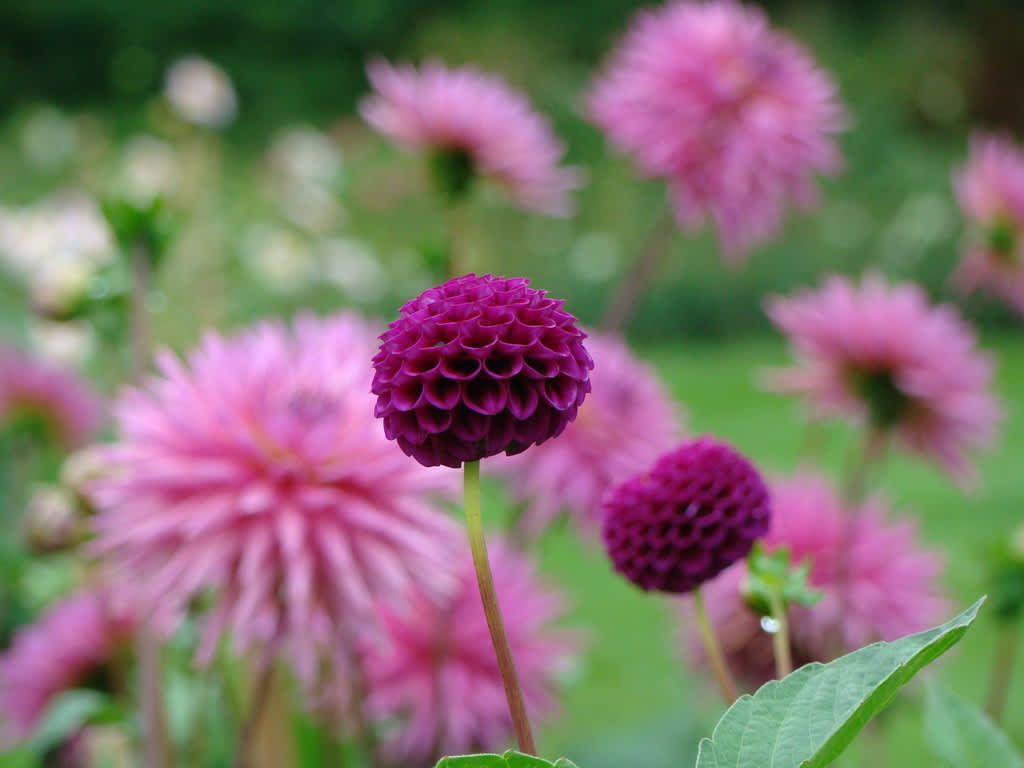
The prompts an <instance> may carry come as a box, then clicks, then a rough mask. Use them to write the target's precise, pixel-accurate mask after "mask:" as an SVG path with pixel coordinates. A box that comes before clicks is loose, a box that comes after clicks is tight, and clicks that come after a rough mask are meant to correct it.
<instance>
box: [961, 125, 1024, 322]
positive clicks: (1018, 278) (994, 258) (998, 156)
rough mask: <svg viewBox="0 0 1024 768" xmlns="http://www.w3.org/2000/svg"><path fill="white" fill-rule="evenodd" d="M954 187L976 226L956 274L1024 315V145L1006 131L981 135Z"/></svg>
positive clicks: (964, 284) (973, 142)
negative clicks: (1012, 139) (1018, 143)
mask: <svg viewBox="0 0 1024 768" xmlns="http://www.w3.org/2000/svg"><path fill="white" fill-rule="evenodd" d="M953 186H954V189H955V191H956V196H957V200H958V201H959V203H960V208H961V210H962V211H963V213H964V216H965V217H966V218H967V220H968V221H969V222H970V224H971V226H972V228H973V230H974V231H973V233H972V236H971V239H970V241H969V243H968V245H967V247H966V248H965V250H964V255H963V259H962V261H961V262H960V266H959V267H958V268H957V271H956V274H955V275H954V279H955V280H956V282H957V284H958V285H959V286H960V287H961V288H962V289H963V290H965V291H973V290H975V289H984V290H986V291H989V292H990V293H992V294H993V295H995V296H997V297H999V298H1000V299H1002V300H1003V301H1005V302H1006V303H1007V304H1009V305H1010V306H1011V307H1013V308H1015V309H1016V310H1017V311H1018V312H1020V313H1021V314H1022V315H1024V149H1022V148H1021V147H1019V146H1017V145H1015V144H1014V143H1013V142H1012V141H1011V140H1010V139H1009V138H1006V137H1003V136H994V135H990V134H984V133H978V134H975V135H974V136H972V137H971V147H970V154H969V155H968V157H967V163H966V165H965V166H964V167H963V168H961V169H960V170H959V171H957V173H956V175H955V176H954V180H953Z"/></svg>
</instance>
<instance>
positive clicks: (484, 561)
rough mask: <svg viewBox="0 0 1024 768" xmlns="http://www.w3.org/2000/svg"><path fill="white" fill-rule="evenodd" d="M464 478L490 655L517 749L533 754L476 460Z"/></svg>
mask: <svg viewBox="0 0 1024 768" xmlns="http://www.w3.org/2000/svg"><path fill="white" fill-rule="evenodd" d="M463 479H464V481H465V506H466V532H467V533H468V534H469V548H470V551H471V552H472V553H473V567H474V569H475V570H476V580H477V584H478V585H479V587H480V600H481V601H482V602H483V606H484V616H485V617H486V618H487V629H488V630H489V631H490V633H491V643H492V644H493V645H494V655H495V656H496V657H497V660H498V669H499V670H500V672H501V681H502V683H503V684H504V686H505V698H506V699H507V700H508V711H509V714H510V715H511V716H512V725H513V726H514V727H515V732H516V741H517V742H518V744H519V751H520V752H525V753H526V754H528V755H536V754H537V747H536V744H535V743H534V740H533V732H532V731H531V730H530V721H529V718H528V717H527V714H526V704H525V702H524V700H523V690H522V688H521V686H520V685H519V676H518V675H517V674H516V665H515V661H514V660H513V659H512V649H511V648H510V647H509V644H508V636H507V635H506V634H505V622H504V620H503V619H502V617H501V608H500V606H499V605H498V595H497V593H496V592H495V591H494V577H493V575H492V574H491V564H490V561H489V560H488V557H487V542H486V540H485V539H484V524H483V518H482V516H481V514H480V462H479V461H467V462H466V463H465V465H464V466H463Z"/></svg>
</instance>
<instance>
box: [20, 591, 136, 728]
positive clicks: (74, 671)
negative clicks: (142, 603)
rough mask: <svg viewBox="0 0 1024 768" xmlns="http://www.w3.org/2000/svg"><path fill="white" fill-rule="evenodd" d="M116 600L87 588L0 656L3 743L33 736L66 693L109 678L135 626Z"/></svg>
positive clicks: (51, 610) (54, 609)
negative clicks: (46, 715) (115, 604)
mask: <svg viewBox="0 0 1024 768" xmlns="http://www.w3.org/2000/svg"><path fill="white" fill-rule="evenodd" d="M113 602H114V601H112V600H111V594H110V593H109V591H108V590H106V589H103V588H92V589H88V590H85V591H82V592H79V593H77V594H75V595H72V596H71V597H68V598H65V599H64V600H62V601H61V602H59V603H56V604H55V605H53V606H52V607H50V608H49V609H48V610H47V611H46V613H44V614H43V616H42V617H41V618H40V619H39V620H38V621H37V622H36V623H35V624H31V625H29V626H27V627H24V628H23V629H20V630H19V631H18V632H17V634H15V636H14V642H13V644H12V645H11V647H10V649H8V650H7V651H6V652H5V653H3V654H2V655H0V747H2V745H3V742H4V741H20V740H22V739H26V738H28V737H29V736H31V735H32V733H33V732H34V731H35V729H36V727H37V726H38V725H39V723H40V722H41V720H42V719H43V715H44V714H45V712H46V709H47V707H48V706H49V705H50V704H51V703H52V701H53V699H54V698H55V697H57V696H59V695H60V694H61V693H63V692H64V691H67V690H69V689H71V688H79V687H82V686H85V685H88V684H90V683H92V682H96V681H101V680H103V679H104V677H106V678H107V679H108V680H109V679H110V674H109V673H110V672H111V671H112V667H113V664H114V662H115V661H116V655H117V653H118V652H120V651H124V650H127V649H128V648H130V640H131V636H132V633H133V631H134V627H135V622H134V620H133V618H132V617H131V615H130V613H129V612H127V611H126V610H124V608H123V606H120V607H117V608H115V607H113Z"/></svg>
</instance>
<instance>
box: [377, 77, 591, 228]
mask: <svg viewBox="0 0 1024 768" xmlns="http://www.w3.org/2000/svg"><path fill="white" fill-rule="evenodd" d="M367 72H368V74H369V77H370V84H371V85H372V86H373V88H374V91H375V93H374V95H373V96H371V97H369V98H368V99H366V100H365V101H364V102H363V104H362V106H361V111H362V114H363V117H364V118H365V119H366V121H367V122H368V123H369V124H370V125H371V126H373V128H375V129H376V130H377V131H379V132H380V133H381V134H383V135H384V136H387V137H388V138H390V139H392V140H393V141H395V142H397V143H398V144H400V145H402V146H405V147H408V148H410V149H414V150H419V151H424V152H427V153H429V155H430V159H431V162H432V168H433V170H434V171H435V174H436V175H437V180H438V181H440V182H441V184H442V185H443V191H444V192H445V193H446V194H448V195H449V196H451V197H452V198H454V199H457V198H459V197H461V196H462V195H463V194H465V193H466V192H467V191H468V188H469V186H470V185H471V183H472V181H473V180H474V179H475V178H477V177H484V178H487V179H490V180H491V181H494V182H495V183H497V184H498V186H500V187H502V188H503V189H504V190H505V192H506V193H507V194H508V196H509V197H511V198H512V199H513V200H515V201H516V203H517V204H518V205H520V206H521V207H523V208H527V209H530V210H535V211H539V212H541V213H547V214H551V215H556V216H565V215H568V214H569V213H570V212H571V210H572V203H571V201H570V199H569V193H570V192H571V191H572V190H574V189H576V188H578V187H579V186H580V184H581V176H580V173H579V171H578V170H577V169H574V168H561V167H559V162H560V161H561V158H562V155H563V154H564V153H565V148H564V146H563V145H562V143H561V142H560V141H559V140H558V139H557V138H556V137H555V135H554V133H553V132H552V130H551V126H550V125H549V124H548V122H547V120H545V119H544V118H543V117H541V116H540V115H539V114H537V113H536V112H535V111H534V110H533V108H532V107H531V106H530V103H529V102H528V101H527V99H526V97H525V96H523V95H522V94H521V93H519V92H517V91H515V90H513V89H511V88H509V87H508V86H507V85H506V84H505V83H504V82H502V81H501V80H500V79H499V78H497V77H494V76H492V75H488V74H484V73H483V72H480V71H478V70H476V69H474V68H472V67H461V68H457V69H448V68H447V67H445V66H444V65H443V64H441V63H440V62H438V61H428V62H426V63H425V64H424V65H423V66H422V67H421V68H420V70H419V71H417V70H416V69H415V68H413V67H411V66H402V67H394V66H392V65H391V64H389V63H387V62H386V61H382V60H376V61H373V62H371V63H370V65H369V66H368V67H367Z"/></svg>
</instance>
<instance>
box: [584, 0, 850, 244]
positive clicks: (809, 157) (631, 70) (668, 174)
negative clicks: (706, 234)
mask: <svg viewBox="0 0 1024 768" xmlns="http://www.w3.org/2000/svg"><path fill="white" fill-rule="evenodd" d="M589 113H590V116H591V118H592V119H593V120H594V122H595V123H596V124H597V125H598V126H599V127H600V128H601V130H602V131H604V133H605V134H606V135H607V137H608V138H609V140H610V141H611V142H612V143H613V144H615V145H616V146H617V147H618V148H620V149H621V150H622V151H624V152H626V153H627V154H629V155H631V156H632V158H633V159H634V161H635V162H636V164H637V165H638V166H639V167H640V169H641V171H642V172H643V173H644V174H645V175H648V176H653V177H663V178H665V179H666V180H667V181H668V184H669V191H670V194H671V197H672V202H673V206H674V208H675V214H676V219H677V220H678V221H679V223H680V224H681V225H683V226H686V227H688V228H692V227H695V226H698V225H700V223H701V222H702V220H703V219H704V218H705V216H710V217H711V218H712V219H713V221H714V224H715V226H716V227H717V229H718V233H719V239H720V241H721V243H722V246H723V249H724V251H725V254H726V255H727V256H729V257H731V258H732V259H733V260H736V261H739V260H741V259H742V258H743V256H744V254H745V252H746V251H747V250H748V249H749V247H750V246H751V245H752V244H754V243H756V242H758V241H761V240H765V239H767V238H768V237H770V236H771V235H772V234H773V233H774V232H775V230H776V229H777V228H778V225H779V221H780V220H781V218H782V215H783V211H784V209H785V207H786V205H787V204H789V203H790V202H791V201H795V202H796V203H797V204H799V205H802V206H804V207H807V206H810V205H811V204H813V202H814V201H815V198H816V190H815V188H814V184H813V179H812V177H813V174H815V173H832V172H835V171H836V170H837V169H838V168H839V166H840V164H841V162H840V156H839V152H838V150H837V148H836V146H835V143H834V141H833V135H834V134H835V133H836V132H838V131H839V130H840V129H841V128H842V126H843V123H844V117H843V109H842V107H841V106H840V104H839V103H838V100H837V96H836V86H835V84H834V83H833V81H832V79H831V78H830V77H829V76H828V75H827V74H826V73H825V72H823V71H822V70H821V69H819V68H818V67H817V66H816V65H815V63H814V61H813V60H812V59H811V57H810V56H809V55H808V53H807V52H806V51H805V50H804V49H803V48H802V47H801V46H800V45H798V44H797V43H796V42H794V41H792V40H790V39H789V38H788V37H786V36H785V35H783V34H781V33H779V32H776V31H775V30H773V29H772V28H771V26H770V25H769V23H768V20H767V19H766V18H765V15H764V14H763V13H762V12H761V11H760V10H759V9H757V8H754V7H750V6H744V5H740V4H739V3H736V2H731V1H730V0H714V1H713V2H679V1H678V0H677V1H676V2H670V3H668V4H666V5H664V6H658V7H655V8H652V9H649V10H644V11H641V12H640V13H639V14H638V16H637V17H636V20H635V21H634V22H633V24H632V26H631V27H630V29H629V31H628V32H627V33H626V35H625V38H624V39H623V41H622V43H621V44H620V46H619V48H618V50H617V51H616V52H615V53H614V54H613V55H612V56H611V59H610V61H609V62H608V63H607V65H606V66H605V69H604V72H603V73H602V74H601V76H600V77H599V78H598V79H597V81H596V82H595V84H594V86H593V89H592V91H591V93H590V97H589Z"/></svg>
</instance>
